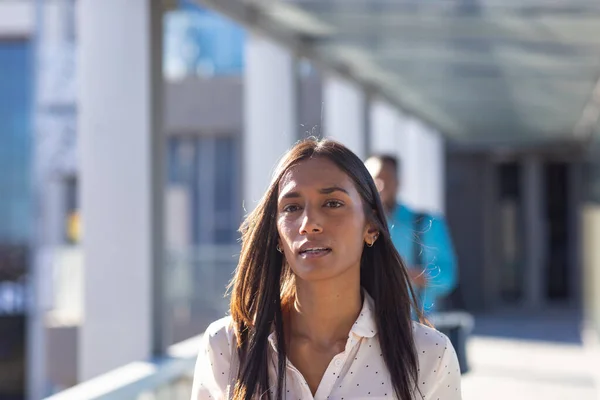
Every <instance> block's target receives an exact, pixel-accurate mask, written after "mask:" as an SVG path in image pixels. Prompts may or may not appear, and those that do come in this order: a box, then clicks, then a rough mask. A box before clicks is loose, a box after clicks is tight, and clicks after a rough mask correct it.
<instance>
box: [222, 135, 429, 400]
mask: <svg viewBox="0 0 600 400" xmlns="http://www.w3.org/2000/svg"><path fill="white" fill-rule="evenodd" d="M316 157H323V158H326V159H328V160H330V161H332V162H333V163H334V164H335V165H337V167H339V168H340V169H341V170H342V171H344V172H345V173H346V174H347V175H348V176H349V177H350V178H351V179H352V180H353V182H354V184H355V185H356V189H357V191H358V193H359V194H360V196H361V198H362V201H363V205H364V212H365V216H366V218H367V221H370V222H372V223H373V225H374V226H375V227H377V229H378V230H379V232H380V235H379V238H378V240H377V241H376V242H375V244H374V245H373V247H368V246H366V245H364V249H363V253H362V257H361V265H360V283H361V286H362V287H363V288H364V290H366V291H367V293H368V294H369V295H370V296H371V297H372V298H373V300H374V304H375V320H376V323H377V328H378V335H379V342H380V345H381V352H382V354H383V358H384V360H385V364H386V366H387V368H388V370H389V373H390V376H391V379H392V383H393V386H394V389H395V392H396V395H397V397H398V398H399V399H403V400H409V399H412V398H413V395H414V393H415V392H416V391H418V385H417V379H418V365H417V364H418V358H417V354H416V349H415V344H414V339H413V329H412V318H411V310H416V311H415V312H416V313H417V316H418V318H419V320H421V321H424V322H426V321H425V319H424V317H423V315H422V314H421V313H420V311H418V310H420V307H418V306H416V305H417V298H416V297H415V294H414V292H413V291H412V288H411V284H410V280H409V276H408V274H407V272H406V267H405V264H404V262H403V261H402V259H401V257H400V255H399V254H398V252H397V251H396V249H395V247H394V245H393V243H392V241H391V238H390V234H389V230H388V227H387V223H386V219H385V213H384V210H383V206H382V204H381V200H380V198H379V194H378V192H377V188H376V187H375V183H374V181H373V179H372V177H371V175H370V174H369V172H368V171H367V169H366V167H365V166H364V164H363V162H362V161H361V160H360V158H358V157H357V156H356V155H355V154H354V153H352V152H351V151H350V150H348V149H347V148H346V147H345V146H343V145H342V144H340V143H338V142H335V141H332V140H318V139H315V138H308V139H305V140H303V141H300V142H298V143H297V144H296V145H295V146H294V147H293V148H292V149H291V150H289V151H288V152H287V154H285V156H284V157H283V158H282V160H281V161H280V163H279V165H278V167H277V169H276V172H275V175H274V177H273V180H272V182H271V184H270V186H269V188H268V189H267V191H266V193H265V194H264V196H263V198H262V199H261V201H260V203H259V204H258V205H257V207H256V209H255V210H254V211H252V212H251V213H250V214H249V215H248V216H247V217H246V219H245V221H244V222H243V223H242V225H241V227H240V232H241V234H242V238H241V240H242V250H241V254H240V258H239V263H238V266H237V268H236V272H235V274H234V277H233V280H232V281H231V283H230V285H229V290H230V291H231V303H230V312H231V316H232V319H233V324H234V331H235V332H236V336H237V346H238V347H237V355H238V357H239V363H238V365H239V369H238V371H232V372H231V373H232V374H237V379H236V384H235V388H234V392H233V398H234V399H235V400H250V399H251V398H252V397H253V396H258V397H259V398H263V397H262V396H264V395H265V394H266V395H267V398H268V399H271V388H272V385H273V384H274V382H271V383H270V382H269V377H268V364H269V359H268V346H269V342H268V337H269V335H270V334H271V332H273V331H274V332H275V335H276V339H277V356H278V362H277V371H278V372H277V386H276V395H275V398H276V399H277V400H281V399H283V397H284V396H283V393H284V390H285V388H284V386H285V371H286V351H285V338H284V329H283V310H285V309H286V307H290V306H292V305H293V299H294V279H295V277H294V274H293V273H292V271H291V268H290V267H289V265H287V263H286V262H285V259H284V256H283V254H281V253H279V252H278V251H277V249H276V247H277V243H278V237H279V234H278V232H277V225H276V221H277V199H278V195H279V193H278V191H279V182H280V180H281V178H282V176H283V175H284V174H285V173H286V172H287V171H288V170H289V169H290V167H292V166H294V165H296V164H298V163H300V162H302V161H304V160H308V159H310V158H316ZM234 376H235V375H234Z"/></svg>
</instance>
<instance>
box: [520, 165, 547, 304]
mask: <svg viewBox="0 0 600 400" xmlns="http://www.w3.org/2000/svg"><path fill="white" fill-rule="evenodd" d="M522 168H523V169H522V181H521V193H522V194H523V220H522V223H523V227H524V232H525V246H524V250H525V265H524V268H525V282H524V283H525V285H524V290H525V293H524V299H525V305H526V306H527V307H530V308H533V309H537V308H539V307H541V306H542V304H543V301H544V288H545V284H544V275H545V271H544V266H545V260H544V258H545V254H546V253H545V251H544V241H545V240H544V239H545V232H546V230H545V227H544V211H545V207H544V199H543V197H544V196H543V193H542V191H543V188H544V178H543V172H544V170H543V163H542V161H541V160H540V159H539V158H537V157H536V156H528V157H527V158H526V159H525V160H524V162H523V165H522Z"/></svg>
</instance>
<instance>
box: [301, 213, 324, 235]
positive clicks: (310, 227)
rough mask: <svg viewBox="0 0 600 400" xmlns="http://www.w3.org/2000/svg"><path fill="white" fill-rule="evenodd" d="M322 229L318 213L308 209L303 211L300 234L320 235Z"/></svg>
mask: <svg viewBox="0 0 600 400" xmlns="http://www.w3.org/2000/svg"><path fill="white" fill-rule="evenodd" d="M321 232H323V227H322V226H321V223H320V222H319V216H318V212H315V211H312V210H311V209H310V208H309V207H306V208H305V209H304V215H303V216H302V224H301V225H300V234H301V235H307V234H309V233H321Z"/></svg>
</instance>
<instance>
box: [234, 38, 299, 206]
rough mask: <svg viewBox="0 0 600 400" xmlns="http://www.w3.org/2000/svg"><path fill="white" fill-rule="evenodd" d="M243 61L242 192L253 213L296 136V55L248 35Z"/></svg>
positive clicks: (266, 40) (265, 40)
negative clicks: (243, 129) (279, 162)
mask: <svg viewBox="0 0 600 400" xmlns="http://www.w3.org/2000/svg"><path fill="white" fill-rule="evenodd" d="M245 61H246V65H245V71H244V124H245V131H244V137H243V154H244V168H243V185H244V188H243V193H244V207H245V212H250V211H252V209H253V208H254V207H255V206H256V204H257V202H258V201H259V200H260V199H261V197H262V196H263V194H264V192H265V190H266V189H267V187H268V186H269V182H270V180H271V176H272V173H273V171H274V168H275V166H276V164H277V162H278V160H279V159H280V158H281V156H282V155H283V154H284V153H285V152H286V150H288V149H289V148H290V147H291V146H292V145H293V144H294V142H295V141H296V138H297V136H298V128H297V123H296V118H297V117H296V108H297V107H296V103H297V86H296V82H297V80H296V69H295V68H294V65H295V57H294V56H293V54H291V53H290V52H289V51H288V50H286V49H285V48H283V47H281V46H279V45H278V44H276V43H274V42H272V41H271V40H269V39H266V38H263V37H261V36H255V35H249V36H248V38H247V40H246V48H245Z"/></svg>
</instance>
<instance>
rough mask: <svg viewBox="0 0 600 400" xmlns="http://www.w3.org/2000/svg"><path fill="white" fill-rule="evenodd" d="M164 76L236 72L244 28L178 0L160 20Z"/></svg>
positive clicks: (240, 66) (241, 61)
mask: <svg viewBox="0 0 600 400" xmlns="http://www.w3.org/2000/svg"><path fill="white" fill-rule="evenodd" d="M164 27H165V30H164V35H165V36H164V71H165V75H166V77H167V79H171V80H173V79H181V78H184V77H187V76H202V77H211V76H219V75H239V74H240V73H241V72H242V70H243V66H244V38H245V32H244V30H243V29H242V28H241V27H240V26H239V25H237V24H235V23H234V22H232V21H231V20H229V19H227V18H225V17H223V16H222V15H219V14H218V13H215V12H212V11H209V10H205V9H203V8H200V7H198V6H197V5H195V4H192V2H189V1H182V2H180V7H179V8H178V9H176V10H173V11H170V12H168V13H167V14H166V15H165V19H164Z"/></svg>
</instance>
